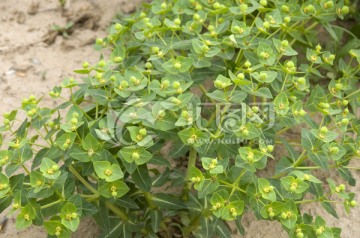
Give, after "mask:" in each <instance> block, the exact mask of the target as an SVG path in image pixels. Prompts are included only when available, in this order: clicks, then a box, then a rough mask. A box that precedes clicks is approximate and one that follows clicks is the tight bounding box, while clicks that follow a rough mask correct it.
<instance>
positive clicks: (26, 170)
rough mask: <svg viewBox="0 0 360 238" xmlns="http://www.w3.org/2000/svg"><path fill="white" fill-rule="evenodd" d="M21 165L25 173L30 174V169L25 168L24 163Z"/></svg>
mask: <svg viewBox="0 0 360 238" xmlns="http://www.w3.org/2000/svg"><path fill="white" fill-rule="evenodd" d="M21 166H22V167H23V169H24V170H25V172H26V173H27V175H30V171H29V170H28V169H27V168H26V166H25V165H21Z"/></svg>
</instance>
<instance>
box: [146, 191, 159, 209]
mask: <svg viewBox="0 0 360 238" xmlns="http://www.w3.org/2000/svg"><path fill="white" fill-rule="evenodd" d="M144 197H145V199H146V202H147V204H148V206H149V208H150V209H155V208H156V206H155V204H154V202H153V200H152V196H151V194H150V193H149V192H144Z"/></svg>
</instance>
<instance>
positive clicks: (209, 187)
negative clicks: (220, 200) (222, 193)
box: [198, 180, 220, 199]
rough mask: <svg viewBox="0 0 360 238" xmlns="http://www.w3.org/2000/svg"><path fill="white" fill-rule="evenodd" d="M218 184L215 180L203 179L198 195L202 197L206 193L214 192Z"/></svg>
mask: <svg viewBox="0 0 360 238" xmlns="http://www.w3.org/2000/svg"><path fill="white" fill-rule="evenodd" d="M219 186H220V184H219V182H218V181H216V180H210V181H209V180H205V181H204V185H203V186H202V188H201V190H200V191H199V194H198V197H199V198H200V199H201V198H204V197H205V196H206V195H208V194H210V193H212V192H214V191H215V190H216V189H217V188H218V187H219Z"/></svg>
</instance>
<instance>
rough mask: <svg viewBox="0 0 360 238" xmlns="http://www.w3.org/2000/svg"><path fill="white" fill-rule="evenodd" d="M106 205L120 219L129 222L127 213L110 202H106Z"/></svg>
mask: <svg viewBox="0 0 360 238" xmlns="http://www.w3.org/2000/svg"><path fill="white" fill-rule="evenodd" d="M105 205H106V207H107V208H109V209H110V210H111V211H112V212H113V213H115V214H116V215H117V216H118V217H120V218H121V219H122V220H123V221H127V220H129V217H128V216H127V215H126V213H125V212H124V211H123V210H122V209H120V208H119V207H117V206H115V205H114V204H112V203H110V202H105Z"/></svg>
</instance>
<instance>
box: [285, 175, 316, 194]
mask: <svg viewBox="0 0 360 238" xmlns="http://www.w3.org/2000/svg"><path fill="white" fill-rule="evenodd" d="M280 181H281V185H282V186H283V187H284V188H285V190H286V191H289V192H290V193H296V194H301V193H303V192H305V191H306V190H307V189H308V188H309V185H308V184H307V183H305V182H304V181H302V180H301V179H299V178H294V177H292V176H287V177H283V178H281V179H280Z"/></svg>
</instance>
